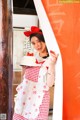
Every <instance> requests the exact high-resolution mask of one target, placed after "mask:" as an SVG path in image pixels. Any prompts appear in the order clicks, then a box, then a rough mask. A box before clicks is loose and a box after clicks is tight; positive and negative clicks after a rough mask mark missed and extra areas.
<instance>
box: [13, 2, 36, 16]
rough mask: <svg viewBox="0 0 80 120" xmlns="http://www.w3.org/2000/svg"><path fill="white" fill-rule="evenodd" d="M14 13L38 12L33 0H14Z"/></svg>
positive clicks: (32, 13)
mask: <svg viewBox="0 0 80 120" xmlns="http://www.w3.org/2000/svg"><path fill="white" fill-rule="evenodd" d="M13 13H14V14H30V15H36V14H37V13H36V10H35V6H34V2H33V0H13Z"/></svg>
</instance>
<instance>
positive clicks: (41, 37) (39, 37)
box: [30, 30, 45, 42]
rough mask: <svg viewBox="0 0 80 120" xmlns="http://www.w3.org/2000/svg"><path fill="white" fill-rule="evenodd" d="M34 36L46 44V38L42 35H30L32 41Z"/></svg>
mask: <svg viewBox="0 0 80 120" xmlns="http://www.w3.org/2000/svg"><path fill="white" fill-rule="evenodd" d="M40 32H42V31H41V30H40ZM34 36H35V37H37V38H38V39H39V41H42V42H45V39H44V36H43V34H42V33H33V34H31V35H30V41H31V38H32V37H34Z"/></svg>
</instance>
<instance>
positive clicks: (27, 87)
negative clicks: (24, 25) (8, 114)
mask: <svg viewBox="0 0 80 120" xmlns="http://www.w3.org/2000/svg"><path fill="white" fill-rule="evenodd" d="M46 74H47V68H46V67H41V68H40V72H39V76H38V82H33V81H30V80H28V79H25V76H24V79H23V82H22V83H21V84H19V85H18V87H17V89H16V90H17V94H16V97H15V109H14V112H15V113H16V114H19V115H21V116H23V117H24V118H26V119H35V118H37V116H38V114H39V113H40V111H39V108H40V105H41V104H42V100H43V96H44V94H45V91H48V90H49V87H48V86H47V84H46Z"/></svg>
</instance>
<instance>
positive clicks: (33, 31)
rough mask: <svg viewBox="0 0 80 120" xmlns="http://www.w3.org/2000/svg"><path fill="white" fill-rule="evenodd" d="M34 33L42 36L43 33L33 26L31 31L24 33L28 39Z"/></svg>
mask: <svg viewBox="0 0 80 120" xmlns="http://www.w3.org/2000/svg"><path fill="white" fill-rule="evenodd" d="M33 33H40V34H42V32H41V31H40V29H39V28H38V27H36V26H32V27H31V30H29V31H25V32H24V35H25V36H27V37H29V36H30V35H31V34H33Z"/></svg>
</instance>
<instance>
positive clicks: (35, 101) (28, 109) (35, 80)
mask: <svg viewBox="0 0 80 120" xmlns="http://www.w3.org/2000/svg"><path fill="white" fill-rule="evenodd" d="M24 34H25V35H26V36H27V37H30V41H31V44H32V45H33V47H34V49H35V50H36V51H37V54H35V58H34V56H32V58H31V56H29V57H28V58H29V62H30V60H31V59H32V60H31V61H33V63H32V62H31V63H32V64H31V65H30V64H29V63H28V62H27V61H26V63H27V64H26V66H27V67H26V70H25V73H24V77H23V82H22V83H21V84H20V85H19V86H18V87H17V95H16V98H15V108H14V115H13V120H48V113H49V103H50V93H49V87H51V86H53V84H54V79H55V63H56V60H57V57H58V55H56V54H55V53H54V52H53V51H50V55H49V54H48V50H47V47H46V44H45V41H44V37H43V34H42V31H41V30H40V29H39V28H38V27H35V26H32V27H31V30H30V31H26V32H24ZM28 58H27V59H28ZM33 59H34V60H33Z"/></svg>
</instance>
